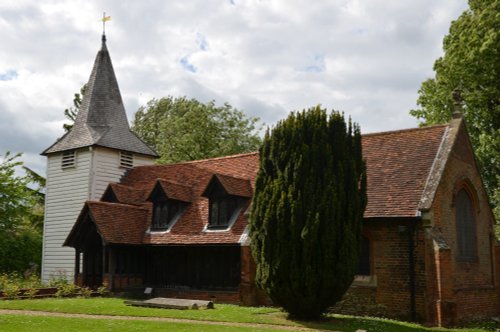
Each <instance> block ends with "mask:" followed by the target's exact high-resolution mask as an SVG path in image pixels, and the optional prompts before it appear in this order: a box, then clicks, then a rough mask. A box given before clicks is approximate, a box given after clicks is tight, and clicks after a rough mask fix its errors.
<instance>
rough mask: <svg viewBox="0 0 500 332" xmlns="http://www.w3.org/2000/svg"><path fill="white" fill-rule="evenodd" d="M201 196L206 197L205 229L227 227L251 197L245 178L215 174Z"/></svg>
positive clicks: (250, 189)
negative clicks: (206, 215) (206, 214)
mask: <svg viewBox="0 0 500 332" xmlns="http://www.w3.org/2000/svg"><path fill="white" fill-rule="evenodd" d="M203 196H204V197H206V198H208V225H207V229H209V230H210V229H212V230H217V229H222V230H224V229H228V228H231V226H232V225H233V224H234V222H235V221H236V219H237V218H238V216H239V215H240V212H241V210H242V208H243V206H244V205H245V203H246V202H247V201H248V199H249V198H250V197H252V188H251V186H250V181H249V180H247V179H240V178H235V177H231V176H227V175H221V174H216V175H214V176H213V177H212V179H211V180H210V182H209V183H208V185H207V187H206V189H205V191H204V192H203Z"/></svg>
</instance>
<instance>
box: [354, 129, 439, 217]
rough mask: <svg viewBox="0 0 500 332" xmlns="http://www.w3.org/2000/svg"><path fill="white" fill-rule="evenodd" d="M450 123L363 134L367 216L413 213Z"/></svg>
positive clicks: (408, 215)
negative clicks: (366, 182) (366, 179)
mask: <svg viewBox="0 0 500 332" xmlns="http://www.w3.org/2000/svg"><path fill="white" fill-rule="evenodd" d="M446 128H447V126H445V125H442V126H433V127H424V128H416V129H407V130H399V131H391V132H383V133H376V134H368V135H363V139H362V144H363V157H364V158H365V160H366V168H367V173H368V174H367V177H368V205H367V207H366V210H365V214H364V217H365V218H370V217H400V216H404V217H414V216H416V215H417V212H418V211H417V209H418V205H419V202H420V199H421V197H422V193H423V190H424V187H425V184H426V181H427V178H428V177H429V174H430V171H431V168H432V164H433V163H434V160H435V158H436V155H437V153H438V150H439V147H440V145H441V142H442V140H443V137H444V135H445V133H446Z"/></svg>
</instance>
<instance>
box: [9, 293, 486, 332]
mask: <svg viewBox="0 0 500 332" xmlns="http://www.w3.org/2000/svg"><path fill="white" fill-rule="evenodd" d="M0 309H19V310H39V311H49V312H63V313H81V314H93V315H119V316H136V317H166V318H181V319H193V320H204V321H215V322H239V323H252V324H274V325H289V326H300V327H309V328H314V329H323V330H334V331H346V332H351V331H356V330H358V329H363V330H367V331H370V332H372V331H381V332H382V331H383V332H421V331H422V332H423V331H462V332H464V331H468V332H484V331H488V330H489V331H491V330H493V328H492V327H490V328H491V329H485V328H469V329H442V328H440V329H438V328H432V329H431V328H425V327H423V326H421V325H418V324H412V323H406V322H400V321H395V320H388V319H380V318H366V317H353V316H342V315H327V316H326V317H325V318H323V319H321V320H318V321H314V322H302V321H294V320H290V319H288V318H287V315H286V313H284V312H281V311H280V310H279V309H277V308H267V307H259V308H256V307H239V306H235V305H224V304H216V305H215V309H213V310H174V309H155V308H143V307H132V306H127V305H125V304H124V303H123V299H117V298H91V299H81V298H62V299H61V298H49V299H37V300H10V301H0ZM0 317H2V316H0ZM30 318H34V317H30ZM34 319H35V318H34ZM21 320H22V319H21ZM64 321H66V320H64ZM117 324H118V323H117ZM134 324H135V323H134ZM203 326H205V325H203ZM207 326H208V325H207ZM199 328H200V326H199V325H197V329H194V331H199ZM233 330H234V327H233Z"/></svg>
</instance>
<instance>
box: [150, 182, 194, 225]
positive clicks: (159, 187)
mask: <svg viewBox="0 0 500 332" xmlns="http://www.w3.org/2000/svg"><path fill="white" fill-rule="evenodd" d="M148 201H150V202H152V203H153V220H152V221H151V227H150V230H151V231H168V230H169V229H170V228H172V226H173V225H174V224H175V223H176V222H177V220H179V218H180V217H181V216H182V213H183V212H184V210H185V209H186V208H187V206H188V204H189V203H190V202H191V189H190V188H189V187H187V186H184V185H181V184H179V183H175V182H172V181H166V180H161V179H158V180H157V182H156V185H155V186H154V188H153V190H152V191H151V193H150V194H149V196H148Z"/></svg>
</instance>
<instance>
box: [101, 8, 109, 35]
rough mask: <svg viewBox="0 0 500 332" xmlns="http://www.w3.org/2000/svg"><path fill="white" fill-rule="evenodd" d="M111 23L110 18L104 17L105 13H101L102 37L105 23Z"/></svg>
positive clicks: (104, 31)
mask: <svg viewBox="0 0 500 332" xmlns="http://www.w3.org/2000/svg"><path fill="white" fill-rule="evenodd" d="M107 21H111V16H106V12H103V13H102V35H103V36H104V35H105V34H106V22H107Z"/></svg>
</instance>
